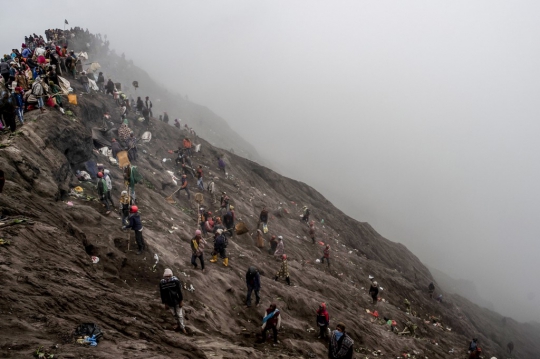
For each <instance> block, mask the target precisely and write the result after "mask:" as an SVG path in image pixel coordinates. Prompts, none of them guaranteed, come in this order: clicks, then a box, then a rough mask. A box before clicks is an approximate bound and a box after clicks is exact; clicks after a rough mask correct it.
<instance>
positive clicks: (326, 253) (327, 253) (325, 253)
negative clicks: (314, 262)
mask: <svg viewBox="0 0 540 359" xmlns="http://www.w3.org/2000/svg"><path fill="white" fill-rule="evenodd" d="M325 259H326V263H328V267H330V245H329V244H327V245H326V247H325V248H324V250H323V256H322V257H321V264H324V260H325Z"/></svg>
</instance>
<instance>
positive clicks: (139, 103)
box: [136, 96, 144, 113]
mask: <svg viewBox="0 0 540 359" xmlns="http://www.w3.org/2000/svg"><path fill="white" fill-rule="evenodd" d="M136 108H137V111H138V112H139V113H142V110H143V108H144V102H143V100H141V97H140V96H139V97H137V105H136Z"/></svg>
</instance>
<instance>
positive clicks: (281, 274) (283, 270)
mask: <svg viewBox="0 0 540 359" xmlns="http://www.w3.org/2000/svg"><path fill="white" fill-rule="evenodd" d="M279 278H285V281H286V282H287V285H291V279H290V278H289V267H288V263H287V255H286V254H284V255H282V256H281V267H280V268H279V271H278V272H277V273H276V276H275V277H274V280H275V281H277V280H278V279H279Z"/></svg>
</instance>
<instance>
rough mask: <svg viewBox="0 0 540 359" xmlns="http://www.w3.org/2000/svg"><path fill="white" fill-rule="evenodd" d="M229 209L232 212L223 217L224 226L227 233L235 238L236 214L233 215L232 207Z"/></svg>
mask: <svg viewBox="0 0 540 359" xmlns="http://www.w3.org/2000/svg"><path fill="white" fill-rule="evenodd" d="M229 208H230V210H229V211H227V213H225V214H224V215H223V225H224V226H225V229H226V232H225V233H226V234H228V235H230V236H231V237H233V236H234V214H233V210H234V207H233V206H230V207H229Z"/></svg>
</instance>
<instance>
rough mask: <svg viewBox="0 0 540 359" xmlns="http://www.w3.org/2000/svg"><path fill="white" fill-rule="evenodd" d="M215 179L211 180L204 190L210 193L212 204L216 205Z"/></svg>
mask: <svg viewBox="0 0 540 359" xmlns="http://www.w3.org/2000/svg"><path fill="white" fill-rule="evenodd" d="M214 181H215V179H214V178H211V179H210V182H209V183H208V185H207V187H206V189H207V190H208V193H210V198H212V204H214V203H216V185H215V183H214Z"/></svg>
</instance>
